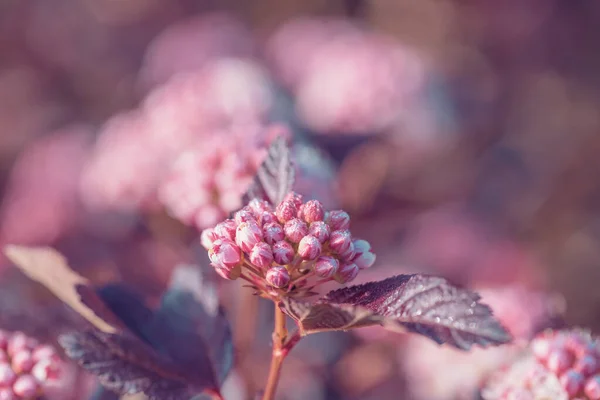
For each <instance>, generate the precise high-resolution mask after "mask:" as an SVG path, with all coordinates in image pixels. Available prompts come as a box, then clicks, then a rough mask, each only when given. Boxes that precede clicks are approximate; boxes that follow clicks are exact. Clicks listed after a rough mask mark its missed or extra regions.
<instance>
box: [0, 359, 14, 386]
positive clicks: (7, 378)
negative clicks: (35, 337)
mask: <svg viewBox="0 0 600 400" xmlns="http://www.w3.org/2000/svg"><path fill="white" fill-rule="evenodd" d="M15 379H17V374H15V371H13V369H12V367H11V366H10V364H9V363H7V362H2V363H0V387H3V386H10V385H12V384H13V382H14V381H15Z"/></svg>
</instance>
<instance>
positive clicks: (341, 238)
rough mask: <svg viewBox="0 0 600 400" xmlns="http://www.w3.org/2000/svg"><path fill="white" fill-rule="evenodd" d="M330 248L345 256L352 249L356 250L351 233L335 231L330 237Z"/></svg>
mask: <svg viewBox="0 0 600 400" xmlns="http://www.w3.org/2000/svg"><path fill="white" fill-rule="evenodd" d="M329 248H331V250H333V251H335V252H336V253H337V254H344V253H346V252H348V251H349V250H350V248H352V250H354V245H353V244H352V235H351V234H350V231H348V230H344V231H333V232H331V235H330V236H329Z"/></svg>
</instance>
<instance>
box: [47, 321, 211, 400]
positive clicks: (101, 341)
mask: <svg viewBox="0 0 600 400" xmlns="http://www.w3.org/2000/svg"><path fill="white" fill-rule="evenodd" d="M59 342H60V344H61V345H62V347H63V348H64V349H65V352H66V354H67V355H68V356H69V357H70V358H71V359H73V360H75V361H77V362H78V363H79V364H80V365H81V366H82V367H84V368H85V369H86V370H87V371H89V372H91V373H92V374H94V375H96V376H97V377H98V380H99V381H100V383H102V385H104V386H105V387H106V388H108V389H110V390H113V391H115V392H118V393H120V394H135V393H139V392H143V393H144V394H146V396H148V397H149V398H150V399H151V400H153V399H156V400H189V399H190V398H191V397H192V396H193V395H194V394H195V393H198V392H200V391H202V390H203V389H204V387H202V383H203V382H199V384H198V386H195V387H194V386H192V385H190V383H189V381H188V380H187V379H186V377H185V376H184V375H183V374H181V373H179V372H174V371H177V367H176V366H174V365H172V364H170V363H169V362H168V361H165V360H164V359H162V358H160V357H158V356H156V355H155V354H154V352H153V351H152V349H149V348H145V345H144V344H143V343H142V342H141V341H140V340H139V339H138V338H136V337H133V336H129V335H128V334H120V335H116V334H110V333H104V332H101V331H99V330H95V331H86V332H81V333H80V332H76V333H70V334H66V335H63V336H61V337H60V339H59Z"/></svg>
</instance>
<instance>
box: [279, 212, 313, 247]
mask: <svg viewBox="0 0 600 400" xmlns="http://www.w3.org/2000/svg"><path fill="white" fill-rule="evenodd" d="M283 231H284V232H285V236H286V237H287V238H288V239H289V240H290V242H292V243H299V242H300V240H302V238H303V237H304V236H306V235H308V225H306V222H304V221H302V220H301V219H299V218H294V219H291V220H289V221H288V222H286V223H285V225H284V227H283Z"/></svg>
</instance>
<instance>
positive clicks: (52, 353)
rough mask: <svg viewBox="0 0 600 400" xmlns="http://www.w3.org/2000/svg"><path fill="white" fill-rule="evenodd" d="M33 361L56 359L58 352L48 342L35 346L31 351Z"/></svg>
mask: <svg viewBox="0 0 600 400" xmlns="http://www.w3.org/2000/svg"><path fill="white" fill-rule="evenodd" d="M31 355H32V357H33V361H34V362H38V361H40V360H42V359H56V360H58V353H57V352H56V349H55V348H54V347H52V346H50V345H49V344H44V345H41V346H38V347H36V348H35V349H34V350H33V352H32V353H31Z"/></svg>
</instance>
